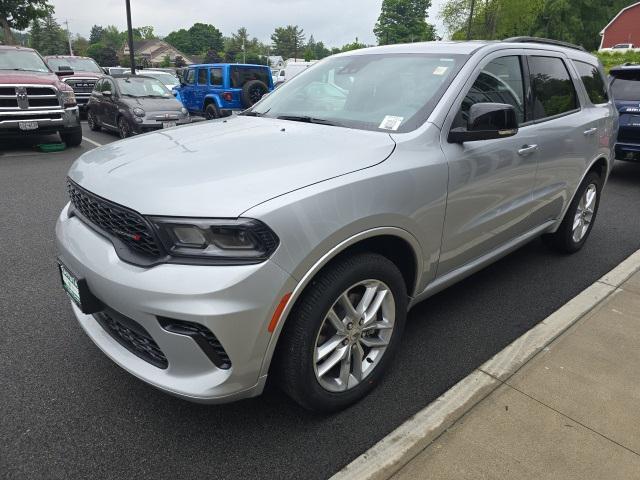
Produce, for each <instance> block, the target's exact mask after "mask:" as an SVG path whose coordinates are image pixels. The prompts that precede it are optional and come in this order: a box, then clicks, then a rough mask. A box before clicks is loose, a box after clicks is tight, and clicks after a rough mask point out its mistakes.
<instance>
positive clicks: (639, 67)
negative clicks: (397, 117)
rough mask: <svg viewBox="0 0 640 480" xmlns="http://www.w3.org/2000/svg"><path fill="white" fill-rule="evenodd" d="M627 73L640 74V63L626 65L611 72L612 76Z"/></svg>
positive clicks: (614, 68) (619, 66)
mask: <svg viewBox="0 0 640 480" xmlns="http://www.w3.org/2000/svg"><path fill="white" fill-rule="evenodd" d="M625 72H640V63H625V64H624V65H618V66H617V67H613V68H612V69H611V70H609V73H610V74H611V75H617V74H619V73H625Z"/></svg>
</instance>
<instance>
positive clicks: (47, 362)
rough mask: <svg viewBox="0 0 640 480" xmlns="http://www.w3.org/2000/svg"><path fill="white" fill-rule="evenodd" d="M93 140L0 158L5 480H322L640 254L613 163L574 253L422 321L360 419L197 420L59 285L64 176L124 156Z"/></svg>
mask: <svg viewBox="0 0 640 480" xmlns="http://www.w3.org/2000/svg"><path fill="white" fill-rule="evenodd" d="M84 128H85V136H86V138H87V139H88V140H86V141H84V142H83V144H82V146H81V147H79V148H76V149H70V150H67V151H65V152H61V153H54V154H44V153H37V152H35V151H34V150H33V149H32V146H33V145H34V144H36V143H40V142H41V141H42V140H43V139H36V138H33V139H30V140H28V141H25V142H20V143H17V142H12V143H10V144H8V145H7V144H0V219H1V220H2V224H1V225H0V242H1V244H2V246H3V248H2V253H0V285H1V287H0V313H1V314H2V322H1V323H0V325H1V326H2V328H3V330H4V331H3V334H2V335H1V336H0V432H1V435H0V472H2V475H1V476H2V477H3V478H8V479H9V478H11V479H13V478H21V479H22V478H24V479H27V478H29V479H33V478H47V479H57V478H142V477H145V478H157V479H159V478H205V477H211V478H305V479H313V478H326V477H328V476H330V475H331V474H332V473H334V472H336V471H337V470H339V469H340V468H341V467H342V466H344V465H345V464H347V463H349V462H350V461H351V460H353V459H354V458H355V457H356V456H358V455H360V454H361V453H362V452H364V451H365V450H366V449H368V448H369V447H371V446H372V445H373V444H374V443H376V442H377V441H378V440H380V439H381V438H382V437H383V436H384V435H386V434H387V433H389V432H390V431H392V430H393V429H394V428H395V427H397V426H398V425H399V424H400V423H402V422H403V421H404V420H406V419H407V418H409V417H410V416H411V415H413V414H414V413H416V412H417V411H418V410H419V409H421V408H422V407H424V406H425V405H427V404H428V403H430V402H431V401H433V400H434V399H435V398H437V397H438V396H439V395H440V394H442V393H443V392H444V391H446V390H447V389H448V388H450V387H451V386H452V385H454V384H455V383H456V382H457V381H458V380H460V379H461V378H463V377H465V376H466V375H467V374H469V373H470V372H471V371H472V370H473V369H474V368H475V367H477V366H478V365H480V364H481V363H483V362H484V361H485V360H487V359H488V358H490V357H491V356H492V355H493V354H495V353H496V352H498V351H500V350H501V349H502V348H504V347H505V346H506V345H507V344H509V343H510V342H512V341H513V340H514V339H516V338H517V337H518V336H520V335H522V334H523V333H524V332H526V331H527V330H529V329H530V328H532V327H533V326H534V325H536V324H537V323H538V322H540V321H541V320H543V319H544V318H545V317H546V316H547V315H549V314H550V313H551V312H553V311H554V310H555V309H557V308H558V307H559V306H561V305H562V304H564V303H565V302H566V301H567V300H569V299H570V298H572V297H573V296H575V295H576V294H577V293H579V292H580V291H581V290H583V289H584V288H585V287H587V286H588V285H590V284H591V283H592V282H594V281H595V280H597V279H598V278H599V277H600V276H601V275H603V274H604V273H606V272H607V271H609V270H610V269H611V268H613V267H614V266H615V265H617V264H618V263H619V262H620V261H622V260H623V259H624V258H626V257H627V256H628V255H630V254H631V253H633V252H634V251H635V250H637V249H638V247H639V242H638V239H639V238H640V216H639V215H638V214H637V205H640V164H638V165H636V164H630V163H623V162H618V163H617V165H616V167H615V169H614V172H613V174H612V177H611V179H610V181H609V184H608V186H607V188H606V190H605V193H604V196H603V199H602V203H601V207H600V212H599V214H598V218H597V221H596V225H595V228H594V230H593V232H592V234H591V238H590V239H589V241H588V243H587V245H586V247H585V248H584V249H583V250H582V251H581V252H579V253H578V254H576V255H573V256H563V255H558V254H556V253H553V252H551V251H549V250H548V249H547V248H546V247H545V246H544V245H543V244H542V242H540V241H539V240H536V241H533V242H531V243H530V244H529V245H527V246H526V247H524V248H522V249H521V250H519V251H517V252H515V253H513V254H511V255H510V256H508V257H506V258H505V259H503V260H501V261H500V262H498V263H496V264H494V265H493V266H491V267H489V268H487V269H485V270H484V271H482V272H480V273H478V274H476V275H474V276H472V277H470V278H469V279H467V280H465V281H463V282H462V283H460V284H458V285H457V286H454V287H452V288H450V289H448V290H447V291H445V292H443V293H441V294H439V295H437V296H435V297H433V298H431V299H429V300H427V301H425V302H423V303H422V304H420V305H418V306H417V307H416V308H414V309H413V310H412V312H411V313H410V315H409V322H408V325H407V329H406V332H405V338H404V342H403V348H402V350H401V351H400V354H399V357H398V358H397V359H396V362H395V365H394V367H393V368H392V370H391V371H390V372H389V375H388V376H387V377H386V379H385V381H384V382H383V383H382V384H381V385H380V386H379V388H378V389H376V390H375V391H374V392H373V393H372V394H371V395H370V396H368V397H367V398H365V399H364V400H363V401H362V402H360V403H359V404H357V405H355V406H353V407H351V408H350V409H348V410H346V411H344V412H341V413H339V414H335V415H330V416H321V415H316V414H311V413H309V412H307V411H305V410H302V409H301V408H300V407H298V406H297V405H296V404H294V403H293V402H292V401H290V400H289V399H288V398H287V397H286V396H285V395H284V394H282V393H281V392H279V391H278V389H277V388H273V387H270V388H268V390H267V392H266V393H265V394H264V395H263V396H262V397H259V398H255V399H250V400H245V401H242V402H238V403H235V404H229V405H222V406H206V405H196V404H191V403H187V402H185V401H183V400H179V399H175V398H173V397H170V396H168V395H166V394H163V393H161V392H159V391H157V390H155V389H154V388H152V387H150V386H147V385H146V384H144V383H142V382H141V381H139V380H137V379H135V378H134V377H132V376H131V375H129V374H128V373H125V372H124V371H123V370H121V369H120V368H119V367H117V366H116V365H115V364H113V363H112V362H111V361H110V360H108V359H107V358H106V357H105V356H104V355H103V354H102V353H101V352H100V351H99V350H98V348H97V347H95V346H94V345H93V343H92V342H91V341H90V340H89V339H88V337H87V336H86V335H85V334H84V333H83V331H82V330H81V328H80V326H79V325H78V324H77V323H76V321H75V319H74V317H73V314H72V312H71V308H70V306H69V301H68V300H67V298H66V296H65V294H64V293H63V291H62V289H61V287H60V285H59V281H60V280H59V276H58V273H57V271H56V264H55V255H56V252H55V246H54V241H53V236H54V234H53V229H54V224H55V220H56V217H57V215H58V213H59V211H60V209H61V208H62V207H63V206H64V204H65V203H66V192H65V182H64V180H65V174H66V171H67V170H68V168H69V166H70V165H71V163H72V162H73V160H74V159H75V158H76V157H77V156H78V155H79V154H80V153H82V152H84V151H87V150H89V149H92V148H95V144H96V143H100V144H103V143H107V142H111V141H115V140H116V137H115V136H112V135H110V134H104V133H95V132H89V131H88V129H87V128H86V125H84ZM53 139H55V137H51V138H50V140H53ZM55 140H56V141H57V139H55ZM89 140H90V141H89ZM91 142H94V143H91Z"/></svg>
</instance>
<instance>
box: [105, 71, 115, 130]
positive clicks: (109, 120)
mask: <svg viewBox="0 0 640 480" xmlns="http://www.w3.org/2000/svg"><path fill="white" fill-rule="evenodd" d="M107 90H108V91H110V92H111V96H110V97H105V96H103V98H102V118H103V120H102V123H103V124H105V125H107V126H109V127H114V128H115V127H116V126H117V123H116V117H117V116H118V103H117V98H118V92H117V90H116V86H115V84H114V83H113V81H112V80H110V79H108V78H105V80H104V85H103V86H102V91H103V92H104V91H107Z"/></svg>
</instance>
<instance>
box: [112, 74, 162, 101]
mask: <svg viewBox="0 0 640 480" xmlns="http://www.w3.org/2000/svg"><path fill="white" fill-rule="evenodd" d="M115 81H116V83H117V84H118V89H119V90H120V94H121V95H125V96H128V97H173V95H171V92H170V91H169V90H168V89H167V87H165V86H164V85H163V84H162V83H160V82H159V81H158V80H156V79H155V78H144V77H127V78H116V79H115Z"/></svg>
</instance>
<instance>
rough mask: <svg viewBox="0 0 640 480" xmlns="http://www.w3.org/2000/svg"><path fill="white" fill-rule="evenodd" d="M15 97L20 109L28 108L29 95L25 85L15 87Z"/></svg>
mask: <svg viewBox="0 0 640 480" xmlns="http://www.w3.org/2000/svg"><path fill="white" fill-rule="evenodd" d="M16 97H17V98H18V107H19V108H20V109H21V110H28V109H29V97H28V96H27V89H26V88H25V87H16Z"/></svg>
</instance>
